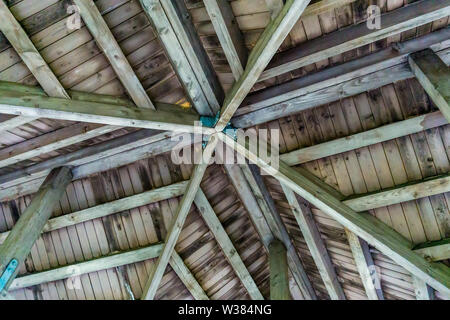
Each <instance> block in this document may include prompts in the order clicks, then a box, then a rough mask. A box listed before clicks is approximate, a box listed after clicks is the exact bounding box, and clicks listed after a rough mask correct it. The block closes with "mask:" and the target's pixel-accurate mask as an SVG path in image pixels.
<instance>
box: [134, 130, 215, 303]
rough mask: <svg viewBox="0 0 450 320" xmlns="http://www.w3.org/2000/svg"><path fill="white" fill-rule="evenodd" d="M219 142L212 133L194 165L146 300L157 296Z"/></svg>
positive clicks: (146, 290)
mask: <svg viewBox="0 0 450 320" xmlns="http://www.w3.org/2000/svg"><path fill="white" fill-rule="evenodd" d="M217 142H218V138H217V134H215V135H211V136H210V138H209V142H208V144H207V146H206V147H205V150H204V152H203V162H202V163H201V164H197V165H195V167H194V170H193V172H192V175H191V179H190V180H189V184H188V186H187V188H186V192H185V194H184V195H183V198H182V199H181V201H180V203H179V205H178V208H177V212H176V214H175V219H174V221H173V223H172V226H171V227H170V229H169V231H168V233H167V236H166V240H165V243H164V246H163V250H162V254H161V255H160V257H159V258H158V261H157V263H156V265H155V266H154V267H153V268H152V270H151V271H150V275H149V279H148V281H147V283H146V285H145V287H144V290H143V293H142V298H143V299H145V300H153V299H154V297H155V294H156V290H157V289H158V286H159V284H160V282H161V279H162V277H163V275H164V271H165V269H166V267H167V263H168V262H169V258H170V256H171V254H172V252H173V250H174V248H175V245H176V243H177V240H178V237H179V235H180V233H181V230H182V228H183V224H184V221H185V220H186V217H187V215H188V213H189V212H190V209H191V205H192V203H193V201H194V198H195V195H196V193H197V191H198V189H199V187H200V183H201V181H202V179H203V175H204V173H205V171H206V168H207V166H208V164H209V160H210V159H211V156H212V153H213V152H214V149H215V147H216V145H217Z"/></svg>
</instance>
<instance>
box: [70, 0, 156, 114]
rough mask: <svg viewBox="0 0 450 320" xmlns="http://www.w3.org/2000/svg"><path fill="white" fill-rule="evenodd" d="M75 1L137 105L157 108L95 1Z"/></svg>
mask: <svg viewBox="0 0 450 320" xmlns="http://www.w3.org/2000/svg"><path fill="white" fill-rule="evenodd" d="M74 3H75V4H76V5H77V7H78V9H79V11H80V14H81V17H82V18H83V20H84V22H85V23H86V26H87V27H88V29H89V31H90V32H91V34H92V35H93V37H94V39H95V40H96V42H97V44H98V45H99V47H100V48H101V49H102V51H103V53H104V54H105V55H106V57H107V58H108V60H109V62H110V63H111V66H112V67H113V69H114V71H115V72H116V74H117V76H118V77H119V79H120V81H121V82H122V84H123V85H124V87H125V88H126V90H127V92H128V93H129V95H130V96H131V98H132V99H133V101H134V102H135V103H136V105H137V106H138V107H140V108H150V109H155V107H154V105H153V103H152V101H151V100H150V98H149V96H148V95H147V93H146V92H145V90H144V88H143V87H142V84H141V82H140V81H139V79H138V77H137V76H136V74H135V73H134V71H133V68H132V67H131V65H130V63H129V62H128V60H127V58H126V57H125V55H124V54H123V52H122V49H121V48H120V46H119V44H118V43H117V41H116V39H115V38H114V36H113V34H112V33H111V30H110V29H109V27H108V25H107V24H106V22H105V20H104V19H103V17H102V15H101V13H100V11H99V10H98V9H97V6H96V5H95V3H94V2H93V1H89V0H74Z"/></svg>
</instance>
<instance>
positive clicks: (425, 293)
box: [412, 276, 434, 300]
mask: <svg viewBox="0 0 450 320" xmlns="http://www.w3.org/2000/svg"><path fill="white" fill-rule="evenodd" d="M412 279H413V286H414V292H415V294H416V299H417V300H434V290H433V288H431V287H430V286H429V285H427V284H426V283H425V282H423V281H422V280H421V279H419V278H417V277H414V276H413V277H412Z"/></svg>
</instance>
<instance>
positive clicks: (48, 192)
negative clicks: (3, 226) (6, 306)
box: [0, 167, 72, 291]
mask: <svg viewBox="0 0 450 320" xmlns="http://www.w3.org/2000/svg"><path fill="white" fill-rule="evenodd" d="M71 180H72V173H71V172H70V169H69V168H66V167H63V168H58V169H55V170H53V171H52V172H51V173H50V175H49V176H48V177H47V179H46V180H45V182H44V183H43V184H42V186H41V187H40V189H39V192H38V193H37V194H36V195H35V196H34V197H33V200H32V201H31V203H30V204H29V206H28V207H27V208H26V209H25V211H24V212H23V213H22V215H21V216H20V218H19V220H18V221H17V223H16V224H15V225H14V228H13V229H12V231H11V232H10V233H9V235H8V237H7V238H6V240H5V241H4V242H3V244H2V245H1V246H0V273H1V274H4V272H5V270H6V268H7V267H8V266H9V265H10V264H11V263H13V262H14V261H15V262H16V263H17V265H16V268H15V269H13V270H12V271H11V274H10V276H9V278H7V279H6V280H7V281H6V282H5V283H4V286H3V288H2V291H3V290H8V288H9V286H10V285H11V283H12V280H14V278H15V277H16V275H17V273H18V272H19V266H20V264H22V263H23V262H24V261H25V258H26V257H27V256H28V254H29V253H30V251H31V247H32V246H33V244H34V242H35V241H36V239H37V238H38V237H39V235H40V234H41V232H42V229H43V228H44V225H45V223H46V222H47V221H48V219H49V218H50V216H51V214H52V211H53V208H54V207H55V206H56V205H57V204H58V201H59V199H60V198H61V196H62V195H63V193H64V192H65V190H66V187H67V185H68V184H69V183H70V181H71Z"/></svg>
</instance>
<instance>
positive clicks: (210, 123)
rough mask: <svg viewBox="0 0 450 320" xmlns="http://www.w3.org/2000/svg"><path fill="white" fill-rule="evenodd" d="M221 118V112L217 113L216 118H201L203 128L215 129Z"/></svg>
mask: <svg viewBox="0 0 450 320" xmlns="http://www.w3.org/2000/svg"><path fill="white" fill-rule="evenodd" d="M219 118H220V111H219V112H217V114H216V116H215V117H209V116H201V117H200V122H201V123H202V126H204V127H208V128H214V127H215V126H216V124H217V122H218V121H219Z"/></svg>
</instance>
